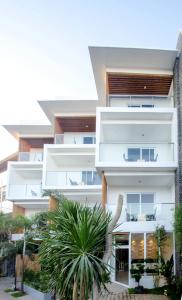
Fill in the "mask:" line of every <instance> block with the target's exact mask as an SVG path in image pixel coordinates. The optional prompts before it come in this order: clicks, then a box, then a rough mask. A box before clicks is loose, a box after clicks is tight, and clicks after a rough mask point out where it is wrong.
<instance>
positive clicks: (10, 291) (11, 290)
mask: <svg viewBox="0 0 182 300" xmlns="http://www.w3.org/2000/svg"><path fill="white" fill-rule="evenodd" d="M4 292H5V293H12V292H14V290H13V289H5V290H4Z"/></svg>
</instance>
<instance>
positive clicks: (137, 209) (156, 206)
mask: <svg viewBox="0 0 182 300" xmlns="http://www.w3.org/2000/svg"><path fill="white" fill-rule="evenodd" d="M115 209H116V206H115V205H107V210H108V211H111V212H112V213H113V214H114V213H115ZM174 209H175V203H172V202H171V203H153V204H152V203H149V204H147V203H144V204H142V205H136V203H133V204H130V205H124V206H123V209H122V213H121V216H120V219H119V222H118V223H119V224H121V223H123V222H151V221H156V222H157V221H166V222H168V223H171V224H172V223H173V218H174Z"/></svg>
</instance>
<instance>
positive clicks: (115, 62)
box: [89, 47, 178, 105]
mask: <svg viewBox="0 0 182 300" xmlns="http://www.w3.org/2000/svg"><path fill="white" fill-rule="evenodd" d="M89 52H90V58H91V62H92V67H93V73H94V77H95V82H96V88H97V93H98V98H99V101H101V103H102V105H104V104H105V101H106V92H107V73H137V74H156V75H172V74H173V68H174V63H175V59H176V57H177V54H178V51H177V50H159V49H138V48H117V47H116V48H115V47H89Z"/></svg>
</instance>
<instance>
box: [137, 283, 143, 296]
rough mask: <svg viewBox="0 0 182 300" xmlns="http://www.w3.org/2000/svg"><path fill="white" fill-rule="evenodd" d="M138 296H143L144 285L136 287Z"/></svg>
mask: <svg viewBox="0 0 182 300" xmlns="http://www.w3.org/2000/svg"><path fill="white" fill-rule="evenodd" d="M135 291H136V294H143V291H144V288H143V285H139V286H136V287H135Z"/></svg>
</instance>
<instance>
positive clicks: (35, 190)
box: [8, 184, 42, 199]
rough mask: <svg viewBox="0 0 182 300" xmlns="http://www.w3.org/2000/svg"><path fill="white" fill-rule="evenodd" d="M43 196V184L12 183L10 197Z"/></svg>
mask: <svg viewBox="0 0 182 300" xmlns="http://www.w3.org/2000/svg"><path fill="white" fill-rule="evenodd" d="M40 197H42V188H41V184H10V185H9V190H8V198H13V199H31V198H40Z"/></svg>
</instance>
